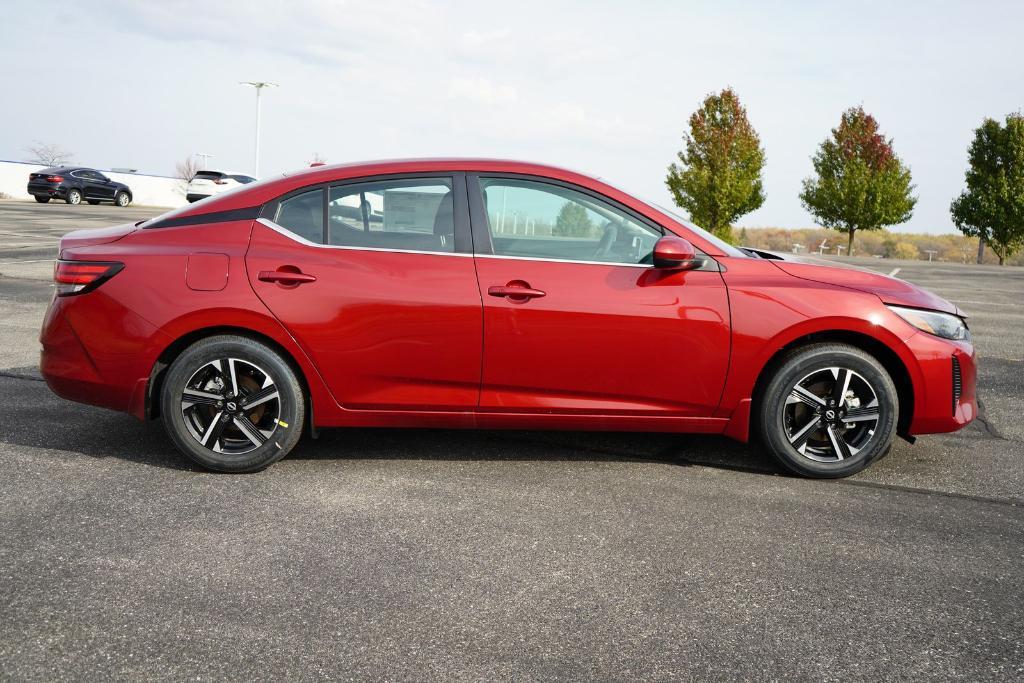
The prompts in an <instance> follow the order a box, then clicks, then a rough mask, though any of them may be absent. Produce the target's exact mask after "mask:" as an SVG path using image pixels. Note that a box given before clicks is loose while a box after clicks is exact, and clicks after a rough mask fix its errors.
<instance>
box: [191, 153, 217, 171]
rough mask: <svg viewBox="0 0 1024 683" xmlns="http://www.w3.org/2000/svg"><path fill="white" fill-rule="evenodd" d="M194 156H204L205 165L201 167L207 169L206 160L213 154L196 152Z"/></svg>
mask: <svg viewBox="0 0 1024 683" xmlns="http://www.w3.org/2000/svg"><path fill="white" fill-rule="evenodd" d="M192 156H194V157H200V158H202V160H203V167H202V168H201V169H200V170H201V171H205V170H206V162H207V161H208V160H210V159H212V158H213V155H212V154H207V153H206V152H196V153H195V154H193V155H192Z"/></svg>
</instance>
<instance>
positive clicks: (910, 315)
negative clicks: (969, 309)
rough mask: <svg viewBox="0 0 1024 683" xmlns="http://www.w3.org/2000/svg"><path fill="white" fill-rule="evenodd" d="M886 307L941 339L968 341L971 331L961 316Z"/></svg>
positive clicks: (916, 309)
mask: <svg viewBox="0 0 1024 683" xmlns="http://www.w3.org/2000/svg"><path fill="white" fill-rule="evenodd" d="M888 309H889V310H890V311H892V312H893V313H895V314H896V315H898V316H899V317H901V318H903V319H904V320H906V321H907V322H908V323H910V324H911V325H913V326H914V327H916V328H917V329H919V330H924V331H925V332H927V333H928V334H934V335H935V336H936V337H942V338H943V339H953V340H956V341H970V340H971V332H970V330H968V329H967V323H965V322H964V321H963V319H962V318H958V317H957V316H955V315H950V314H949V313H939V312H938V311H923V310H921V309H919V308H904V307H903V306H888Z"/></svg>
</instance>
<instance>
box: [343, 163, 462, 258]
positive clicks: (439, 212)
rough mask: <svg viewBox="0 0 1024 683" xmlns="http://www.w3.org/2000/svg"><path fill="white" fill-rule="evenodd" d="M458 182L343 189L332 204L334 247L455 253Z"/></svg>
mask: <svg viewBox="0 0 1024 683" xmlns="http://www.w3.org/2000/svg"><path fill="white" fill-rule="evenodd" d="M454 206H455V202H454V198H453V196H452V182H451V180H450V179H448V178H407V179H400V180H385V181H378V182H369V183H357V184H349V185H338V186H335V187H332V188H331V193H330V200H329V202H328V204H327V221H328V243H329V244H331V245H334V246H344V247H364V248H371V249H395V250H398V251H429V252H452V251H455V218H454Z"/></svg>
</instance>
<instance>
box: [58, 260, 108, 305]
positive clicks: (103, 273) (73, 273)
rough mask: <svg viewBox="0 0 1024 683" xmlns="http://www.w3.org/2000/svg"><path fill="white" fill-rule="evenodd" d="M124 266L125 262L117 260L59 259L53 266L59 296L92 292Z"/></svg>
mask: <svg viewBox="0 0 1024 683" xmlns="http://www.w3.org/2000/svg"><path fill="white" fill-rule="evenodd" d="M123 268H124V264H123V263H118V262H116V261H64V260H60V261H57V262H56V263H55V264H54V266H53V282H54V284H55V286H56V288H57V296H72V295H74V294H85V293H86V292H91V291H92V290H94V289H96V288H97V287H99V286H100V285H102V284H103V283H104V282H106V281H107V280H109V279H110V278H112V277H114V276H115V275H117V274H118V273H120V272H121V270H122V269H123Z"/></svg>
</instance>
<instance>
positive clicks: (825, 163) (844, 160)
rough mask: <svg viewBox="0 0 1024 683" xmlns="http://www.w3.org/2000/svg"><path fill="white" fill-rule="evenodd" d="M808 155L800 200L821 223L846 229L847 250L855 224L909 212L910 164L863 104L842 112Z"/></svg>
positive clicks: (865, 225) (871, 226) (876, 223)
mask: <svg viewBox="0 0 1024 683" xmlns="http://www.w3.org/2000/svg"><path fill="white" fill-rule="evenodd" d="M812 161H813V163H814V173H815V175H814V176H812V177H810V178H806V179H805V180H804V182H803V191H802V192H801V193H800V201H801V202H802V203H803V205H804V208H805V209H807V210H808V211H809V212H810V213H811V214H812V215H813V216H814V217H815V218H816V219H817V221H818V222H819V223H820V224H821V225H823V226H825V227H826V228H831V229H833V230H838V231H840V232H845V233H847V234H848V235H849V242H848V243H847V253H853V238H854V234H855V233H856V232H857V231H858V230H879V229H881V228H883V227H885V226H888V225H897V224H899V223H905V222H906V221H908V220H910V217H911V216H912V215H913V213H914V205H915V204H916V203H917V197H914V196H913V195H912V194H911V192H912V191H913V189H914V186H913V185H911V183H910V169H908V168H907V167H906V166H904V165H903V162H902V161H900V159H899V157H897V156H896V152H894V151H893V147H892V140H891V139H890V140H886V139H885V137H883V136H882V134H881V133H880V132H878V122H877V121H876V120H875V117H873V116H871V115H870V114H868V113H866V112H865V111H864V108H863V107H852V108H850V109H847V110H846V111H845V112H843V117H842V119H841V120H840V122H839V127H838V128H833V129H832V137H831V138H826V140H825V141H824V142H822V143H821V147H819V148H818V152H817V154H815V155H814V157H812Z"/></svg>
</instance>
